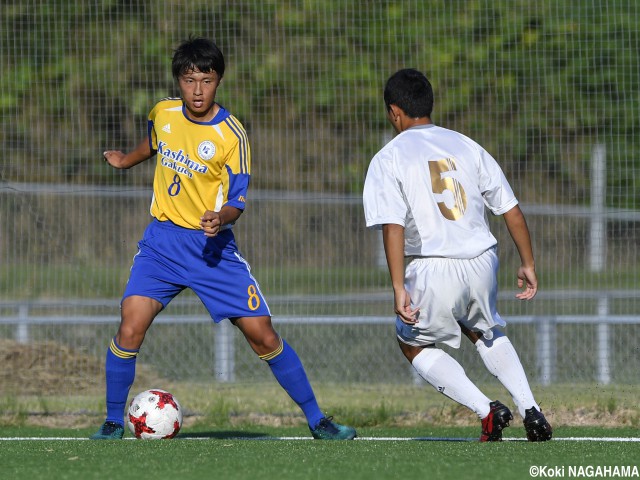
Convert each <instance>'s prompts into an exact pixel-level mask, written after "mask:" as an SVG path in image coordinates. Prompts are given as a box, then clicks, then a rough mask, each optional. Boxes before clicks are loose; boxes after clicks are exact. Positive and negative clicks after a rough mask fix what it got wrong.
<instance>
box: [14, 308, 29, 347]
mask: <svg viewBox="0 0 640 480" xmlns="http://www.w3.org/2000/svg"><path fill="white" fill-rule="evenodd" d="M18 319H19V321H18V325H16V342H18V343H29V323H28V320H29V305H27V304H25V303H23V304H20V306H19V307H18Z"/></svg>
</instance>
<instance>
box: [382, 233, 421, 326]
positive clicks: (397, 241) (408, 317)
mask: <svg viewBox="0 0 640 480" xmlns="http://www.w3.org/2000/svg"><path fill="white" fill-rule="evenodd" d="M382 241H383V243H384V252H385V255H386V257H387V266H388V267H389V274H390V275H391V285H392V286H393V299H394V310H395V313H396V315H398V316H399V317H400V320H402V321H403V322H404V323H406V324H408V325H414V324H416V323H418V318H417V316H418V309H417V308H416V309H412V308H411V298H410V297H409V293H408V292H407V290H406V289H405V288H404V227H403V226H402V225H396V224H394V223H387V224H384V225H383V226H382Z"/></svg>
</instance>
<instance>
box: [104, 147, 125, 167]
mask: <svg viewBox="0 0 640 480" xmlns="http://www.w3.org/2000/svg"><path fill="white" fill-rule="evenodd" d="M124 155H125V154H124V153H123V152H121V151H119V150H107V151H106V152H103V153H102V156H103V157H104V161H105V162H107V163H108V164H109V165H111V166H112V167H115V168H121V165H122V159H123V158H124Z"/></svg>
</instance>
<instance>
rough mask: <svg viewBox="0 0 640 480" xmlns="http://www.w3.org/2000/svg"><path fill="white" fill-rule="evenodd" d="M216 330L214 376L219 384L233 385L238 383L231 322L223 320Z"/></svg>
mask: <svg viewBox="0 0 640 480" xmlns="http://www.w3.org/2000/svg"><path fill="white" fill-rule="evenodd" d="M216 330H217V332H216V335H215V341H214V352H213V354H214V367H213V368H214V374H215V376H216V379H217V380H218V381H219V382H223V383H232V382H235V381H236V374H235V368H236V366H235V345H234V343H233V328H232V327H231V322H227V321H225V320H223V321H222V322H220V323H218V324H217V325H216Z"/></svg>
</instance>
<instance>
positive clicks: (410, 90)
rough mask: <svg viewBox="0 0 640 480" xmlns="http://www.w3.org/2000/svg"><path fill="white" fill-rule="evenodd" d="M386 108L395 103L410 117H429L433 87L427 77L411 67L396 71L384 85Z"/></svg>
mask: <svg viewBox="0 0 640 480" xmlns="http://www.w3.org/2000/svg"><path fill="white" fill-rule="evenodd" d="M384 104H385V105H386V107H387V110H389V108H390V107H391V105H397V106H398V107H400V108H401V109H402V111H403V112H404V113H406V114H407V115H408V116H409V117H411V118H423V117H431V112H432V111H433V88H432V87H431V83H429V80H428V79H427V77H426V76H425V75H424V74H423V73H421V72H419V71H418V70H415V69H413V68H405V69H402V70H399V71H397V72H396V73H394V74H393V75H391V77H389V80H387V84H386V85H385V87H384Z"/></svg>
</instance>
